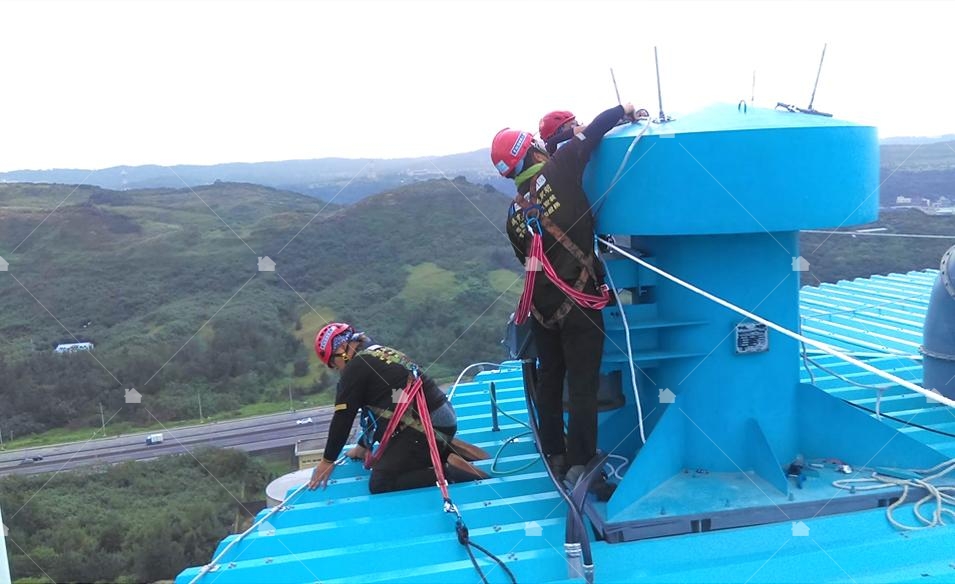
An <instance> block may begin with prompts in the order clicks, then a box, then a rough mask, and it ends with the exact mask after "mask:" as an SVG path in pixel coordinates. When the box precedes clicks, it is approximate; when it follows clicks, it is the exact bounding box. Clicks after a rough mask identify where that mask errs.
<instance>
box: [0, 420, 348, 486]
mask: <svg viewBox="0 0 955 584" xmlns="http://www.w3.org/2000/svg"><path fill="white" fill-rule="evenodd" d="M331 416H332V409H331V407H329V406H324V407H320V408H310V409H306V410H299V411H296V412H294V413H293V412H284V413H279V414H268V415H265V416H256V417H253V418H243V419H241V420H230V421H222V422H209V423H206V424H200V425H196V426H183V427H180V428H172V429H170V430H159V431H154V432H144V433H141V434H125V435H123V436H118V437H115V438H98V439H95V440H89V441H86V442H71V443H68V444H57V445H52V446H41V447H33V448H22V449H17V450H6V451H0V477H3V476H6V475H13V474H20V475H28V474H39V473H48V472H58V471H68V470H72V469H75V468H80V467H84V466H94V465H101V464H115V463H117V462H125V461H128V460H149V459H152V458H157V457H159V456H165V455H169V454H180V453H183V452H186V451H191V450H193V449H195V448H197V447H200V446H215V447H219V448H238V449H240V450H245V451H246V452H261V451H266V450H273V449H278V448H282V447H291V446H294V445H295V443H296V442H297V441H298V440H300V439H303V438H324V437H325V436H326V433H327V432H328V424H329V421H330V420H331ZM309 417H310V418H312V423H311V424H302V425H299V424H296V423H295V421H296V420H300V419H304V418H309ZM159 432H161V433H162V435H163V442H162V443H161V444H156V445H153V446H147V445H146V436H148V435H150V434H156V433H159ZM33 456H42V457H43V460H41V461H38V462H30V463H27V462H24V461H23V460H24V458H28V457H33Z"/></svg>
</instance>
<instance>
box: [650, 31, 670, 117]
mask: <svg viewBox="0 0 955 584" xmlns="http://www.w3.org/2000/svg"><path fill="white" fill-rule="evenodd" d="M653 60H654V62H655V63H656V66H657V99H658V100H659V102H660V123H661V124H662V123H663V122H665V121H666V120H667V118H666V115H665V114H664V113H663V90H662V89H660V59H659V57H658V56H657V48H656V47H653Z"/></svg>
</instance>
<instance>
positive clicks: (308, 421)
mask: <svg viewBox="0 0 955 584" xmlns="http://www.w3.org/2000/svg"><path fill="white" fill-rule="evenodd" d="M311 423H312V418H302V419H301V420H295V425H296V426H301V425H303V424H311Z"/></svg>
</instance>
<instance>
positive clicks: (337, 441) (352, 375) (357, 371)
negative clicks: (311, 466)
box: [323, 357, 369, 462]
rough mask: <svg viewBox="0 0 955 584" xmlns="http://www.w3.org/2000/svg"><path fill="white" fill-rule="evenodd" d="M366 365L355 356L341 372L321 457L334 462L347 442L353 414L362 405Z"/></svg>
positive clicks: (355, 413) (365, 381)
mask: <svg viewBox="0 0 955 584" xmlns="http://www.w3.org/2000/svg"><path fill="white" fill-rule="evenodd" d="M368 372H369V369H368V366H367V365H366V363H365V361H364V359H362V357H356V358H355V360H354V361H352V362H351V363H350V364H349V366H348V367H346V368H345V370H344V371H343V372H342V377H341V379H339V380H338V389H337V390H336V392H335V413H334V414H333V415H332V422H331V424H330V425H329V426H328V440H326V442H325V454H324V455H323V457H324V458H325V460H327V461H329V462H335V461H336V460H337V459H338V456H339V455H340V454H341V452H342V448H344V447H345V444H346V443H347V442H348V435H349V434H350V433H351V428H352V425H353V424H354V423H355V416H357V415H358V410H359V409H360V408H361V407H362V405H363V403H362V401H363V400H362V396H363V395H364V391H365V384H366V383H367V381H368V379H367V377H368Z"/></svg>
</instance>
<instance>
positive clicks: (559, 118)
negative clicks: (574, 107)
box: [538, 110, 586, 155]
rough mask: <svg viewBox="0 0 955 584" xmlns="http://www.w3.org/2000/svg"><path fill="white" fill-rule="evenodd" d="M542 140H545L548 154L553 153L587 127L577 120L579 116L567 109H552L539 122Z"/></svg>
mask: <svg viewBox="0 0 955 584" xmlns="http://www.w3.org/2000/svg"><path fill="white" fill-rule="evenodd" d="M538 129H539V130H540V137H541V140H543V141H544V143H545V145H546V148H545V150H547V154H549V155H553V154H554V152H557V148H559V147H560V146H561V145H563V144H564V142H566V141H567V140H570V139H571V138H573V137H574V136H575V135H577V134H579V133H580V132H582V131H584V130H585V129H586V126H581V125H580V122H578V121H577V116H575V115H574V114H572V113H571V112H569V111H566V110H557V111H552V112H550V113H549V114H547V115H545V116H544V117H542V118H541V119H540V123H539V124H538Z"/></svg>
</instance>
